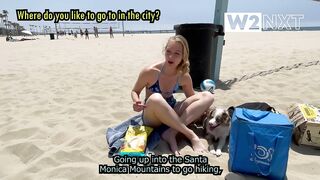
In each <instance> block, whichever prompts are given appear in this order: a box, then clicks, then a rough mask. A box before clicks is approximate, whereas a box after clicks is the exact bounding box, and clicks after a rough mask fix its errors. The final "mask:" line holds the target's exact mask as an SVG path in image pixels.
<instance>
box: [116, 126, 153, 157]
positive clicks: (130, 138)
mask: <svg viewBox="0 0 320 180" xmlns="http://www.w3.org/2000/svg"><path fill="white" fill-rule="evenodd" d="M152 130H153V128H151V127H148V126H131V125H130V126H129V128H128V130H127V132H126V135H125V137H124V143H123V145H122V147H121V150H120V155H138V156H139V155H144V150H145V148H146V146H147V138H148V136H149V134H150V133H151V132H152Z"/></svg>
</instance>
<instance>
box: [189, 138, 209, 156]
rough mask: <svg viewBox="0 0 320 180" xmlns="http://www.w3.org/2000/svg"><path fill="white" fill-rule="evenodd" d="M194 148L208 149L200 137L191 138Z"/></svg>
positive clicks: (200, 150) (198, 149)
mask: <svg viewBox="0 0 320 180" xmlns="http://www.w3.org/2000/svg"><path fill="white" fill-rule="evenodd" d="M190 141H191V144H192V148H193V150H194V151H195V152H205V151H206V149H205V147H204V145H203V144H202V143H201V141H200V139H199V138H198V137H195V138H192V139H191V140H190Z"/></svg>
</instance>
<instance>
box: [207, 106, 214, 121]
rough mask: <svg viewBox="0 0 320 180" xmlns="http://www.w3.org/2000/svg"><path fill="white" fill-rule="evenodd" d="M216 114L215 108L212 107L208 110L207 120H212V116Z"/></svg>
mask: <svg viewBox="0 0 320 180" xmlns="http://www.w3.org/2000/svg"><path fill="white" fill-rule="evenodd" d="M215 112H216V107H214V106H212V107H210V108H209V109H208V114H207V118H213V116H214V114H215Z"/></svg>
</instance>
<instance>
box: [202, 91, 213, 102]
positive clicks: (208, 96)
mask: <svg viewBox="0 0 320 180" xmlns="http://www.w3.org/2000/svg"><path fill="white" fill-rule="evenodd" d="M201 99H203V100H206V101H208V102H211V103H213V101H214V96H213V94H212V93H211V92H209V91H204V92H201Z"/></svg>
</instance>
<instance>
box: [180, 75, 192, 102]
mask: <svg viewBox="0 0 320 180" xmlns="http://www.w3.org/2000/svg"><path fill="white" fill-rule="evenodd" d="M180 85H181V86H182V90H183V92H184V94H185V95H186V97H187V98H188V97H190V96H193V95H195V92H194V90H193V84H192V79H191V76H190V74H189V73H186V74H184V75H182V77H181V79H180Z"/></svg>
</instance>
